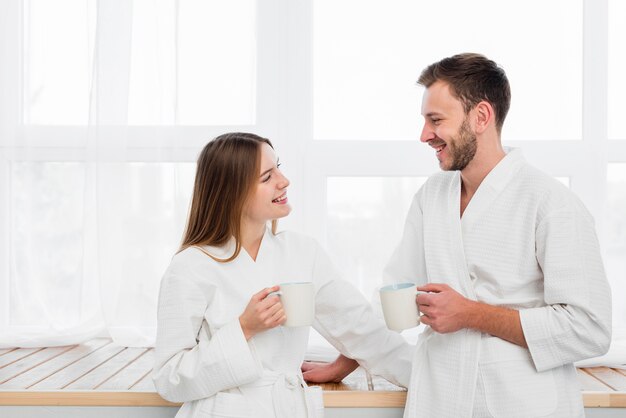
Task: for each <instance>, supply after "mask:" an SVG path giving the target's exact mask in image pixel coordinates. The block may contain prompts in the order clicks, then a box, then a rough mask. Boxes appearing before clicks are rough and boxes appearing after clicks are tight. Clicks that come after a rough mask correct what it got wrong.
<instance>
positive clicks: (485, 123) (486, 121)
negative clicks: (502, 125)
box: [474, 100, 496, 134]
mask: <svg viewBox="0 0 626 418" xmlns="http://www.w3.org/2000/svg"><path fill="white" fill-rule="evenodd" d="M474 112H475V119H474V120H475V126H474V129H475V130H476V133H477V134H481V133H483V132H485V131H486V130H487V128H488V127H489V126H491V125H493V124H495V123H496V112H495V111H494V109H493V106H491V104H490V103H489V102H486V101H484V100H483V101H482V102H480V103H478V104H477V105H476V107H475V108H474Z"/></svg>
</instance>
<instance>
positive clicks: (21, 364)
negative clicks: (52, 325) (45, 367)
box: [0, 346, 75, 387]
mask: <svg viewBox="0 0 626 418" xmlns="http://www.w3.org/2000/svg"><path fill="white" fill-rule="evenodd" d="M73 347H75V346H65V347H48V348H44V349H43V350H40V351H37V352H35V353H33V354H31V355H30V356H27V357H24V358H23V359H20V360H18V361H16V362H14V363H11V364H9V365H8V366H6V367H4V368H3V369H0V387H1V385H2V384H3V383H6V382H7V381H9V380H11V379H12V378H14V377H16V376H19V375H20V374H22V373H24V372H27V371H28V370H31V369H33V368H35V367H37V366H39V365H41V364H43V363H45V362H46V361H48V360H50V359H53V358H55V357H57V356H59V355H61V354H63V353H65V352H66V351H69V350H71V349H72V348H73Z"/></svg>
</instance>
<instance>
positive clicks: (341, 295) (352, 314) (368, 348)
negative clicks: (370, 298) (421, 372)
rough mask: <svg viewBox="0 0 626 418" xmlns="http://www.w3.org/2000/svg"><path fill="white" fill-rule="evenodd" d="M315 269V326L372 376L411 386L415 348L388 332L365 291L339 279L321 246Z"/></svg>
mask: <svg viewBox="0 0 626 418" xmlns="http://www.w3.org/2000/svg"><path fill="white" fill-rule="evenodd" d="M313 270H314V271H313V279H314V282H315V283H316V284H317V285H318V289H317V295H316V297H315V317H316V318H315V321H314V323H313V327H314V328H315V329H316V330H317V331H318V332H319V333H320V334H321V335H322V336H323V337H324V338H326V339H327V340H328V341H329V342H330V343H331V344H332V345H333V346H334V347H335V348H336V349H337V350H339V351H340V352H341V353H342V354H343V355H345V356H346V357H349V358H352V359H355V360H357V361H358V362H359V364H360V365H361V366H363V367H364V368H365V369H367V370H368V371H369V372H370V373H372V374H374V375H378V376H382V377H384V378H385V379H387V380H389V381H390V382H392V383H394V384H396V385H399V386H403V387H408V384H409V381H410V378H411V360H412V357H413V350H414V346H411V345H409V344H408V343H407V342H406V341H405V340H404V338H403V337H402V336H401V335H400V334H398V333H395V332H393V331H390V330H389V329H387V327H386V326H385V324H384V323H383V322H382V320H381V319H380V318H378V317H377V316H376V315H375V314H374V311H373V309H372V307H371V306H370V304H369V303H368V302H367V300H366V299H365V297H363V295H362V294H361V292H360V291H359V290H358V289H356V288H355V287H354V286H352V285H351V284H350V283H348V282H347V281H345V280H342V279H341V278H340V277H339V275H338V273H337V271H336V270H335V268H334V267H333V265H332V263H331V261H330V259H329V257H328V255H327V254H326V253H325V252H324V250H323V249H322V248H321V247H319V246H317V248H316V255H315V262H314V267H313Z"/></svg>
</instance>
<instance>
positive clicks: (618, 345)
mask: <svg viewBox="0 0 626 418" xmlns="http://www.w3.org/2000/svg"><path fill="white" fill-rule="evenodd" d="M574 364H575V366H576V367H612V368H614V369H624V370H626V329H613V339H612V340H611V347H609V352H608V353H606V354H605V355H603V356H599V357H592V358H589V359H586V360H580V361H577V362H576V363H574Z"/></svg>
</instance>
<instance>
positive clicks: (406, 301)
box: [379, 283, 423, 331]
mask: <svg viewBox="0 0 626 418" xmlns="http://www.w3.org/2000/svg"><path fill="white" fill-rule="evenodd" d="M379 293H380V302H381V304H382V306H383V315H384V316H385V323H386V324H387V328H389V329H390V330H393V331H402V330H405V329H409V328H413V327H416V326H418V325H419V324H420V312H419V309H418V307H417V303H416V301H415V296H416V295H418V294H420V293H423V292H418V291H417V290H416V284H415V283H395V284H390V285H388V286H383V287H381V288H380V292H379Z"/></svg>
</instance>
